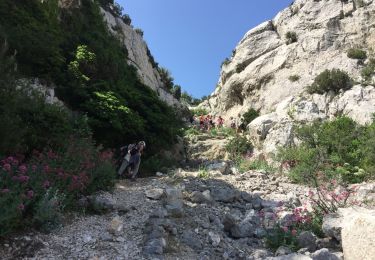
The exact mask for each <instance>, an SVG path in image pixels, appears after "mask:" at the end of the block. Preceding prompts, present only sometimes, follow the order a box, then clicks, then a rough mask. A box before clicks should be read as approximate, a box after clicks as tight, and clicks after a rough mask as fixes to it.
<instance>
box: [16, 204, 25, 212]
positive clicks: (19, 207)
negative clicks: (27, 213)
mask: <svg viewBox="0 0 375 260" xmlns="http://www.w3.org/2000/svg"><path fill="white" fill-rule="evenodd" d="M17 208H18V209H19V210H21V211H23V210H24V209H25V205H23V203H21V204H20V205H18V207H17Z"/></svg>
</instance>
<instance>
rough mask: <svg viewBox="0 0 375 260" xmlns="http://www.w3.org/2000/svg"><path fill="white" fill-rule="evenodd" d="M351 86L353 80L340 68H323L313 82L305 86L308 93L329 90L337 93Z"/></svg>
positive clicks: (319, 92) (320, 92) (322, 92)
mask: <svg viewBox="0 0 375 260" xmlns="http://www.w3.org/2000/svg"><path fill="white" fill-rule="evenodd" d="M352 86H353V81H352V79H351V78H350V77H349V75H348V74H347V73H346V72H344V71H341V70H338V69H333V70H325V71H323V72H322V73H320V74H319V75H318V76H317V77H316V78H315V80H314V83H313V84H312V85H311V86H309V87H308V88H307V91H308V92H309V93H310V94H313V93H317V94H324V93H327V92H329V91H333V92H334V93H336V94H337V93H338V92H339V91H340V90H344V91H345V90H348V89H350V88H351V87H352Z"/></svg>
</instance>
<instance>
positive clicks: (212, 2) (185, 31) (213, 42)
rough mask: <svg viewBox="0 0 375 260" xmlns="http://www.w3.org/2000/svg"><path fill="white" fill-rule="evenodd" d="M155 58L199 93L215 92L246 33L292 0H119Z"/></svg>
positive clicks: (197, 94)
mask: <svg viewBox="0 0 375 260" xmlns="http://www.w3.org/2000/svg"><path fill="white" fill-rule="evenodd" d="M117 2H118V3H119V4H120V5H121V6H123V7H124V12H125V13H128V14H129V15H130V17H131V18H132V20H133V25H134V26H135V27H139V28H141V29H142V30H143V31H144V38H145V40H146V42H147V43H148V45H149V48H150V50H151V53H152V54H153V56H154V57H155V60H156V61H157V62H158V63H159V64H160V65H161V66H163V67H165V68H167V69H168V70H169V71H170V72H171V73H172V75H173V77H174V79H175V84H179V85H181V86H182V88H183V89H184V90H186V91H187V92H189V93H190V94H192V95H193V96H194V97H201V96H203V95H208V94H210V93H211V92H212V91H213V90H214V89H215V86H216V84H217V82H218V79H219V75H220V64H221V63H222V61H223V60H224V59H225V58H226V57H229V56H230V55H231V53H232V50H233V49H234V48H235V46H236V45H237V43H238V42H239V41H240V40H241V38H242V37H243V36H244V34H245V33H246V32H247V31H248V30H250V29H251V28H253V27H254V26H256V25H258V24H260V23H261V22H263V21H265V20H268V19H271V18H273V17H274V16H275V15H276V14H277V13H278V12H279V11H281V10H282V9H284V8H285V7H287V6H288V5H289V4H290V3H291V2H292V0H117Z"/></svg>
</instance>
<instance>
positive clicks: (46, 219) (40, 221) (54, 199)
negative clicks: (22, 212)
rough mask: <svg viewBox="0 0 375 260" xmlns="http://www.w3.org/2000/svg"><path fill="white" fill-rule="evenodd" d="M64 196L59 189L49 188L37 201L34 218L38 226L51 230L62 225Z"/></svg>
mask: <svg viewBox="0 0 375 260" xmlns="http://www.w3.org/2000/svg"><path fill="white" fill-rule="evenodd" d="M63 196H64V195H63V194H60V193H59V192H58V191H53V190H47V192H46V193H45V194H44V195H43V196H42V198H41V199H40V200H39V201H37V202H36V204H35V208H34V213H33V219H32V222H33V224H34V225H35V226H36V227H38V228H39V229H41V230H43V231H46V232H49V231H52V230H53V229H55V228H57V227H58V226H60V225H61V223H62V217H63V216H62V213H63V205H62V202H63V201H64V198H63Z"/></svg>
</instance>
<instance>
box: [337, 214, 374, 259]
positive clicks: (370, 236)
mask: <svg viewBox="0 0 375 260" xmlns="http://www.w3.org/2000/svg"><path fill="white" fill-rule="evenodd" d="M353 210H354V209H353ZM355 211H356V212H352V214H350V215H348V216H345V224H344V226H343V229H342V232H341V237H342V247H343V250H344V257H345V259H346V260H355V259H374V258H375V211H374V210H372V211H371V210H365V209H360V210H359V209H358V210H355Z"/></svg>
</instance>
